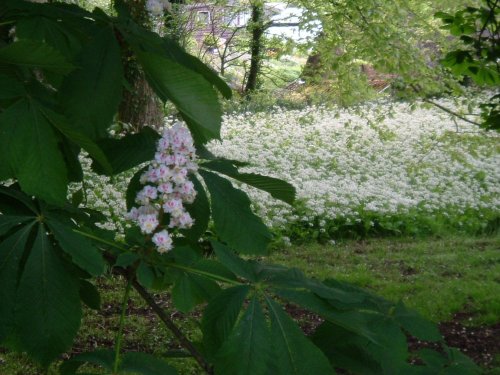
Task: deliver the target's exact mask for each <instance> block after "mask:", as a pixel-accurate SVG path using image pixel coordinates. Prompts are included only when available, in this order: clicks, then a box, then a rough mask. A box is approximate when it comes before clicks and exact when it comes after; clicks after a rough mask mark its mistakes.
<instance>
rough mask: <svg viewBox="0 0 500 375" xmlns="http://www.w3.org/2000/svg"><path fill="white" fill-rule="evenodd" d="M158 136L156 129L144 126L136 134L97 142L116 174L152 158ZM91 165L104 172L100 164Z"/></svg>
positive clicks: (97, 170)
mask: <svg viewBox="0 0 500 375" xmlns="http://www.w3.org/2000/svg"><path fill="white" fill-rule="evenodd" d="M159 138H160V136H159V135H158V133H157V132H156V131H154V130H153V129H151V128H149V127H145V128H142V129H141V131H140V132H139V133H137V134H130V135H127V136H125V137H123V138H121V139H102V140H100V141H99V142H98V143H97V144H98V146H99V147H100V149H101V150H102V151H103V152H104V154H105V155H106V157H107V159H108V160H109V162H110V164H111V169H112V171H113V174H116V173H120V172H124V171H126V170H129V169H130V168H133V167H135V166H137V165H139V164H141V163H144V162H147V161H150V160H152V159H154V155H155V151H156V142H157V141H158V139H159ZM92 167H93V168H94V170H95V171H96V172H98V173H103V174H105V172H106V171H105V170H103V169H102V168H101V167H100V165H92ZM139 177H140V176H139Z"/></svg>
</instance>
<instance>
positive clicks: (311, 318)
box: [286, 305, 500, 369]
mask: <svg viewBox="0 0 500 375" xmlns="http://www.w3.org/2000/svg"><path fill="white" fill-rule="evenodd" d="M286 310H287V311H288V313H289V314H290V315H291V316H293V317H294V319H295V320H297V321H298V322H299V324H300V326H301V328H302V330H303V331H304V332H305V333H306V334H307V335H310V334H312V333H313V332H314V330H315V329H316V327H318V326H319V325H320V324H321V323H322V322H323V319H321V317H319V316H317V315H315V314H313V313H310V312H309V311H306V310H303V309H301V308H298V307H296V306H293V305H287V306H286ZM469 317H470V314H467V313H457V314H454V316H453V320H451V321H448V322H441V323H439V330H440V332H441V334H442V335H443V337H444V339H445V341H446V343H447V344H448V346H450V347H453V348H457V349H460V351H461V352H462V353H464V354H466V355H467V356H469V357H470V358H471V359H472V360H474V362H476V363H477V364H478V365H479V366H481V367H484V368H490V369H491V368H494V367H497V366H498V365H499V364H498V363H497V362H496V361H497V360H496V359H495V357H497V356H500V322H499V323H496V324H493V325H484V326H479V327H471V326H468V325H467V321H468V320H469ZM408 342H409V346H410V350H411V351H416V350H418V349H422V348H429V347H430V348H433V347H435V346H436V345H435V344H432V343H427V342H422V341H419V340H417V339H415V338H414V337H409V340H408Z"/></svg>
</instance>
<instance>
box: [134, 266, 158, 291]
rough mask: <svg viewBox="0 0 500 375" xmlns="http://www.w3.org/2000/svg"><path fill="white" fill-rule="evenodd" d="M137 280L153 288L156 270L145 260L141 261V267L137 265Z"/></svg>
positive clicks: (144, 285)
mask: <svg viewBox="0 0 500 375" xmlns="http://www.w3.org/2000/svg"><path fill="white" fill-rule="evenodd" d="M137 281H139V283H140V284H141V285H142V286H143V287H145V288H148V289H150V288H152V287H153V285H154V281H155V272H154V270H153V269H152V268H151V267H150V266H149V265H148V264H146V263H145V262H141V263H139V267H137Z"/></svg>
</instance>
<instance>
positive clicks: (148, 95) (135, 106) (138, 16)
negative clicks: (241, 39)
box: [118, 0, 164, 130]
mask: <svg viewBox="0 0 500 375" xmlns="http://www.w3.org/2000/svg"><path fill="white" fill-rule="evenodd" d="M122 1H123V3H124V4H126V5H127V6H128V7H129V9H130V14H131V16H132V18H133V19H134V21H136V22H137V23H138V24H140V25H142V26H145V27H149V25H150V23H151V21H150V19H149V15H148V13H147V11H146V0H122ZM124 59H125V62H124V67H125V79H126V81H127V82H128V86H129V87H128V89H125V90H124V92H123V99H122V102H121V103H120V108H119V110H118V120H119V121H121V122H123V123H126V124H130V125H132V127H133V128H134V130H139V129H140V128H142V127H144V126H147V125H149V126H153V127H161V126H162V125H163V121H164V120H163V118H164V115H163V104H162V102H161V100H160V99H159V98H158V97H157V96H156V94H155V93H154V91H153V90H152V89H151V87H150V86H149V84H148V82H147V81H146V77H145V75H144V72H143V71H142V70H141V69H140V67H139V65H138V64H137V62H136V61H135V59H133V58H132V54H131V53H130V54H129V53H126V55H125V56H124Z"/></svg>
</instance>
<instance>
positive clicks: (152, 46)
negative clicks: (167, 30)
mask: <svg viewBox="0 0 500 375" xmlns="http://www.w3.org/2000/svg"><path fill="white" fill-rule="evenodd" d="M115 8H116V10H117V12H118V15H119V18H121V20H122V21H124V22H123V23H122V24H119V25H118V27H119V28H120V30H121V31H122V33H123V34H124V35H125V37H126V38H127V39H128V41H129V43H131V44H134V45H135V46H136V47H137V48H140V49H143V50H147V51H150V52H154V53H157V54H159V55H164V56H165V57H167V58H169V59H170V60H172V61H174V62H176V63H178V64H180V65H183V66H185V67H186V68H188V69H190V70H192V71H193V72H197V73H199V74H201V75H202V76H203V77H204V78H205V79H206V80H207V81H208V82H210V84H212V85H213V86H214V87H216V88H217V90H219V92H220V93H221V94H222V95H223V96H224V97H225V98H226V99H229V98H230V97H231V96H232V90H231V88H230V87H229V86H228V85H227V83H226V82H225V81H224V80H223V79H222V78H221V77H220V76H219V75H218V74H217V73H216V72H215V71H214V70H212V69H211V68H210V67H209V66H208V65H206V64H204V63H203V62H202V61H201V60H199V59H198V58H196V57H194V56H192V55H190V54H188V53H186V51H185V50H184V49H183V48H182V47H181V46H180V45H179V44H178V43H177V42H175V41H174V40H172V39H171V38H169V37H168V36H165V37H160V36H159V35H158V34H156V33H154V32H151V31H149V30H146V29H144V28H143V27H141V26H139V25H137V24H136V23H134V22H132V21H131V20H130V13H129V12H128V9H126V7H124V6H121V4H119V3H118V2H117V3H115Z"/></svg>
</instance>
